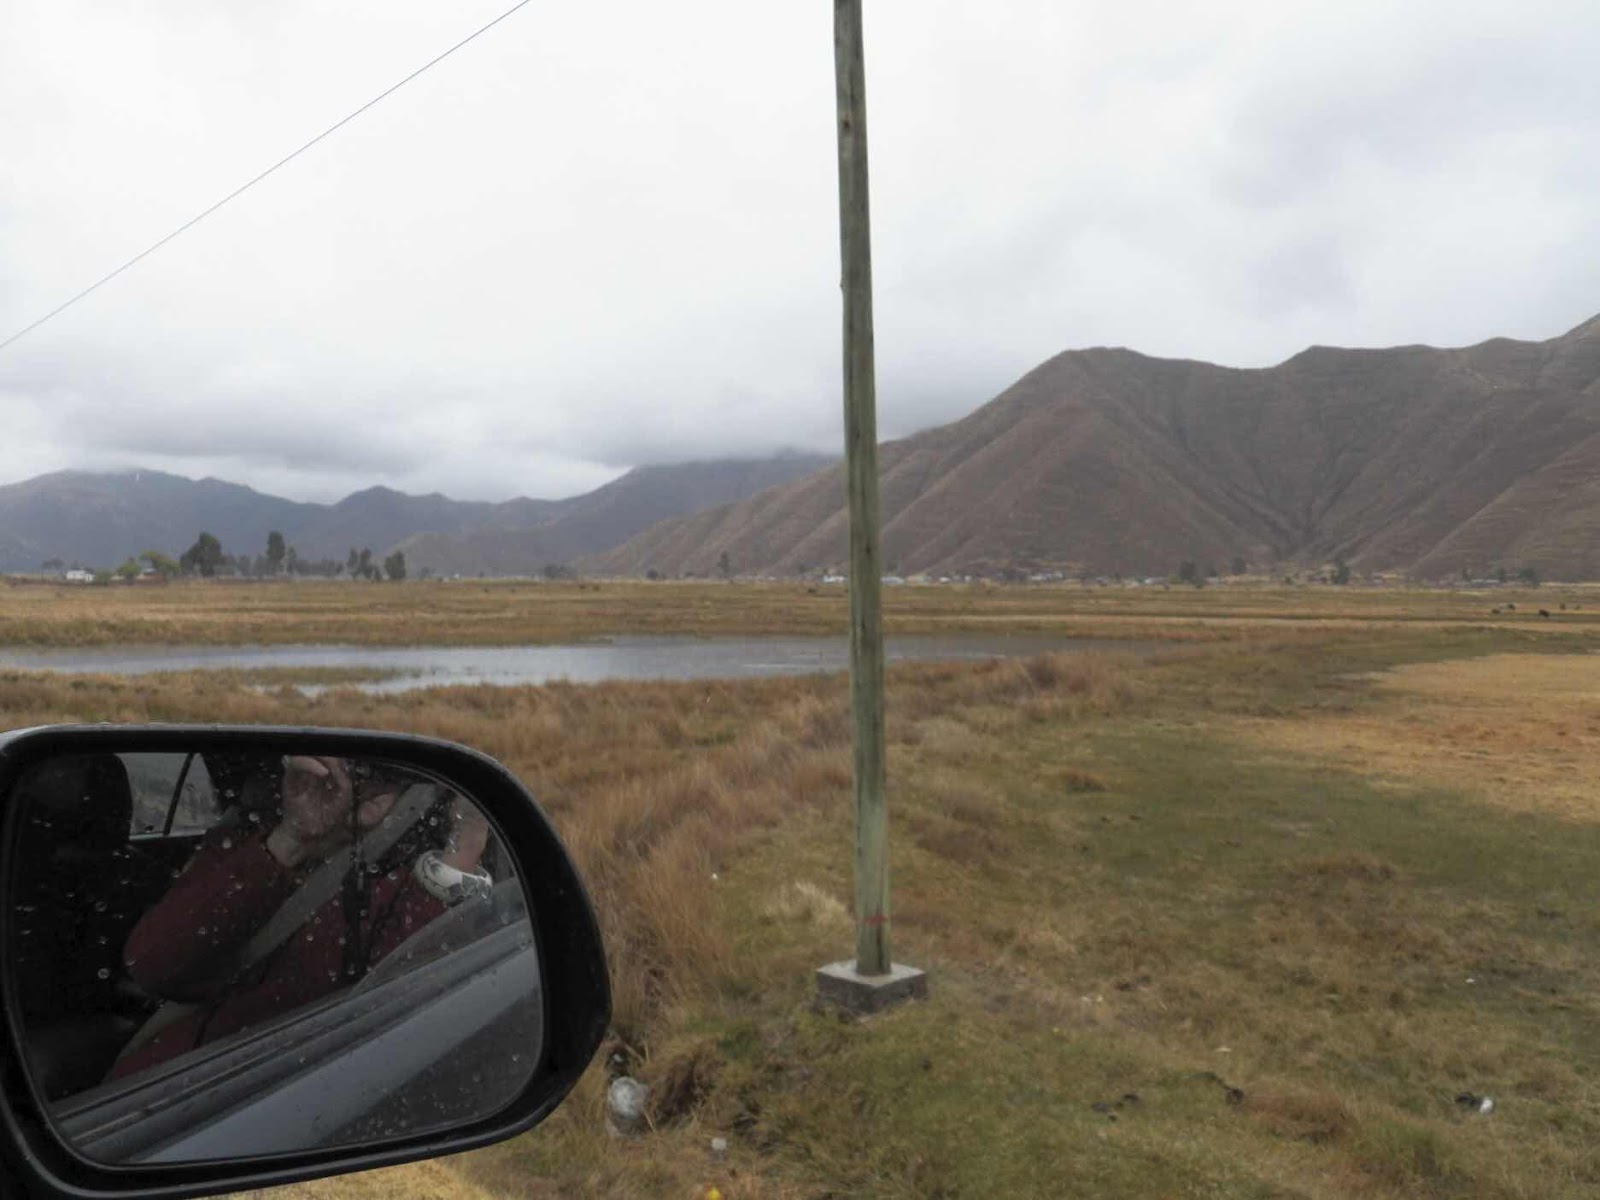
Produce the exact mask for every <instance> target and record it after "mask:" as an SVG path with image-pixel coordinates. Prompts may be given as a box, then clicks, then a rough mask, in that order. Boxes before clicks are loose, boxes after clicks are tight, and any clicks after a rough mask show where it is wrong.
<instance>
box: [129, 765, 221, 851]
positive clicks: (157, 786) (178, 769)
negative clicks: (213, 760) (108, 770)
mask: <svg viewBox="0 0 1600 1200" xmlns="http://www.w3.org/2000/svg"><path fill="white" fill-rule="evenodd" d="M120 757H121V759H122V763H123V766H125V767H126V768H127V771H128V786H129V787H130V788H131V789H132V791H133V827H132V831H131V832H132V835H133V836H134V837H135V838H140V837H152V836H153V837H166V836H171V835H183V834H188V835H193V834H198V833H204V832H205V831H206V830H207V829H209V828H210V827H211V824H212V822H213V821H215V820H216V817H217V801H216V791H215V788H214V787H213V785H212V782H211V775H210V772H208V771H207V770H206V761H205V759H204V758H203V757H201V756H200V755H198V754H123V755H121V756H120ZM175 795H176V802H174V796H175Z"/></svg>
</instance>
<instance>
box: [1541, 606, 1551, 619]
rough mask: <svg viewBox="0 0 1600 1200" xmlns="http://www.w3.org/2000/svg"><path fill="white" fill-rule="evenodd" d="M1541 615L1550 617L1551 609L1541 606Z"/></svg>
mask: <svg viewBox="0 0 1600 1200" xmlns="http://www.w3.org/2000/svg"><path fill="white" fill-rule="evenodd" d="M1539 615H1540V616H1541V617H1548V616H1549V615H1550V610H1549V609H1548V608H1541V609H1540V610H1539Z"/></svg>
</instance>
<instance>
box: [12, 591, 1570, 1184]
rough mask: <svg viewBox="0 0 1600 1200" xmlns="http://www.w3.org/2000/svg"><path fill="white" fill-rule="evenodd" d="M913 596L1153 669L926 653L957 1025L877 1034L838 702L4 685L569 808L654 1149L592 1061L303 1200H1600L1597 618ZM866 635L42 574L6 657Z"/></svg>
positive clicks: (235, 681) (792, 608)
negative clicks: (398, 737)
mask: <svg viewBox="0 0 1600 1200" xmlns="http://www.w3.org/2000/svg"><path fill="white" fill-rule="evenodd" d="M1510 603H1514V604H1515V605H1516V608H1515V609H1507V607H1506V606H1507V605H1508V604H1510ZM886 605H887V609H886V612H887V620H888V625H889V628H890V631H891V632H899V633H907V634H909V633H955V632H972V633H983V634H988V635H994V634H997V633H1009V632H1015V633H1019V634H1021V633H1028V634H1041V633H1043V634H1049V635H1053V636H1063V637H1096V638H1107V639H1112V640H1113V641H1115V640H1118V639H1120V640H1124V641H1128V642H1134V643H1138V644H1139V646H1140V649H1139V650H1138V652H1135V651H1132V650H1129V651H1121V650H1117V649H1115V648H1102V649H1097V650H1095V651H1094V652H1093V653H1070V654H1051V653H1042V654H1030V655H1026V656H1023V657H1018V658H1008V659H998V660H989V661H977V662H956V663H933V662H921V663H903V664H898V665H896V666H894V667H893V668H892V669H891V671H890V676H889V695H888V726H889V737H890V759H889V771H890V805H891V813H892V822H893V834H892V836H893V851H892V855H893V862H892V869H893V878H894V938H895V953H896V957H897V958H900V959H902V960H904V961H908V962H913V963H915V964H917V965H919V966H922V967H925V968H926V969H928V971H929V973H930V976H931V980H932V995H931V998H930V999H929V1000H928V1001H927V1002H925V1003H922V1004H916V1005H912V1006H908V1007H905V1008H902V1009H899V1010H896V1011H893V1012H891V1013H888V1014H884V1015H881V1016H878V1017H876V1018H873V1019H871V1020H867V1021H859V1022H846V1021H841V1020H840V1019H838V1018H837V1017H834V1016H829V1015H825V1014H820V1013H817V1012H815V1011H813V1009H812V1007H811V1004H810V997H811V990H812V984H811V972H812V970H813V969H814V968H815V967H816V966H818V965H820V964H822V963H824V962H827V961H830V960H833V959H837V958H840V957H844V956H845V955H847V954H848V952H849V947H850V945H851V930H850V920H849V916H848V914H849V910H850V896H851V893H850V879H849V866H850V857H849V847H850V829H849V750H848V719H847V708H846V705H847V697H846V688H845V683H844V679H843V677H842V675H837V674H834V675H826V674H824V675H816V674H806V675H800V676H792V677H781V678H755V679H739V680H718V679H709V680H708V679H700V680H690V681H677V682H673V681H659V682H654V681H624V682H617V681H614V682H603V683H595V684H578V683H553V684H549V685H546V686H539V687H527V686H524V687H490V686H443V687H431V688H421V689H414V690H409V691H406V692H403V693H398V694H373V693H370V692H367V691H362V690H360V689H359V688H357V687H355V686H340V685H341V684H347V683H348V684H353V683H357V682H360V680H359V679H346V680H341V679H337V678H323V679H320V680H313V679H308V678H305V677H302V676H301V675H298V674H296V672H294V671H293V670H287V671H285V672H283V673H282V674H280V675H278V676H273V677H265V678H263V677H257V676H253V675H251V674H250V673H248V672H243V673H241V672H237V671H235V672H226V671H224V672H208V671H193V672H180V673H174V674H162V675H147V676H140V677H114V676H57V675H46V674H39V673H28V672H6V673H5V674H4V675H3V676H0V708H3V710H4V717H5V721H6V724H7V725H8V726H18V725H28V724H36V723H40V722H46V721H65V720H89V721H99V720H113V721H133V720H186V719H187V720H197V719H206V720H228V721H262V722H274V723H278V722H283V723H296V724H299V723H314V724H327V725H356V726H373V727H379V726H381V727H384V728H391V729H400V730H409V731H415V732H420V733H428V734H434V735H439V736H443V737H449V738H454V739H457V740H460V741H464V742H467V743H469V744H472V745H475V746H478V747H480V748H482V749H484V750H485V751H487V752H489V753H491V754H493V755H495V756H497V757H498V758H500V759H502V760H503V761H505V762H506V763H507V764H508V765H509V766H510V767H511V768H512V769H513V770H515V771H516V772H517V773H518V774H519V775H520V776H521V777H522V778H523V779H524V780H526V781H527V782H528V783H529V785H530V786H531V787H532V788H533V789H534V791H535V792H536V794H538V795H539V796H540V797H541V799H542V800H543V802H544V803H545V804H546V805H547V806H548V807H549V809H550V810H551V812H552V814H553V815H554V818H555V820H556V821H557V823H558V824H559V826H560V828H561V830H562V833H563V835H564V837H565V838H566V840H567V843H568V845H569V847H570V849H571V850H572V852H573V854H574V856H575V857H576V858H577V860H578V862H579V864H580V867H581V869H582V870H583V871H584V873H585V876H586V878H587V879H588V881H589V883H590V886H591V889H592V891H593V893H594V897H595V900H596V903H597V906H598V908H599V911H600V915H601V920H602V923H603V927H604V930H605V933H606V936H607V941H608V948H609V953H610V958H611V965H612V972H613V977H614V986H615V998H616V1013H615V1029H614V1034H613V1039H612V1043H611V1044H610V1046H608V1053H615V1054H619V1055H621V1056H622V1058H623V1059H625V1060H626V1061H627V1062H628V1064H629V1069H630V1070H631V1071H633V1072H634V1073H635V1074H637V1075H638V1076H639V1077H640V1078H642V1079H644V1080H645V1081H646V1082H648V1083H650V1084H651V1085H652V1086H653V1088H654V1093H653V1097H654V1099H653V1109H652V1112H651V1119H652V1122H653V1127H654V1128H653V1132H651V1133H649V1134H648V1135H646V1136H644V1137H642V1138H640V1139H637V1140H632V1141H619V1140H617V1139H615V1138H613V1137H611V1136H609V1135H608V1134H607V1133H606V1131H605V1122H604V1117H603V1109H604V1090H605V1085H606V1073H605V1066H604V1064H603V1063H597V1064H596V1066H595V1067H594V1068H593V1069H592V1070H591V1072H590V1074H589V1076H588V1077H587V1078H586V1079H585V1080H584V1081H583V1083H582V1084H581V1085H580V1087H579V1089H578V1090H577V1092H576V1093H574V1095H573V1097H572V1098H571V1099H570V1100H569V1101H568V1103H567V1104H566V1106H565V1107H564V1108H563V1109H562V1110H561V1111H560V1112H558V1113H557V1114H556V1115H555V1116H554V1117H552V1118H551V1120H550V1121H548V1122H547V1123H546V1124H545V1125H544V1126H542V1127H541V1128H540V1129H539V1130H536V1131H535V1132H534V1133H533V1134H531V1135H529V1136H527V1137H525V1138H522V1139H518V1140H516V1141H513V1142H511V1143H507V1144H505V1145H502V1146H498V1147H494V1148H491V1149H487V1150H483V1151H479V1152H477V1153H475V1154H471V1155H465V1156H461V1157H458V1158H454V1159H450V1160H446V1161H443V1162H438V1163H427V1164H421V1165H419V1166H416V1167H409V1168H396V1169H394V1170H392V1171H388V1172H377V1173H373V1174H371V1175H366V1176H355V1177H350V1178H346V1179H338V1180H330V1181H326V1182H322V1183H318V1184H314V1185H304V1186H301V1187H298V1188H288V1189H281V1190H280V1192H278V1193H271V1194H272V1195H276V1196H278V1197H281V1200H291V1198H294V1200H301V1198H312V1197H315V1198H319V1200H344V1198H353V1197H363V1198H364V1197H369V1196H371V1197H376V1196H381V1195H392V1194H417V1195H428V1196H438V1197H448V1198H452V1200H455V1198H459V1200H484V1198H494V1200H498V1198H500V1197H511V1196H517V1197H527V1196H534V1197H543V1196H548V1197H556V1196H595V1197H601V1196H606V1197H610V1196H686V1197H687V1196H701V1195H704V1194H705V1191H706V1189H707V1188H708V1187H709V1186H712V1185H715V1186H716V1187H717V1188H718V1189H719V1190H720V1192H721V1193H722V1195H723V1196H725V1197H728V1198H729V1200H734V1198H736V1197H755V1196H762V1197H767V1196H773V1197H780V1198H788V1197H793V1198H800V1197H822V1196H828V1195H832V1196H845V1195H849V1196H891V1197H907V1198H910V1197H924V1196H946V1197H969V1196H971V1197H977V1196H1041V1197H1043V1196H1059V1195H1074V1196H1100V1197H1123V1196H1169V1195H1170V1196H1237V1197H1256V1198H1264V1197H1344V1196H1372V1197H1414V1196H1435V1197H1455V1196H1459V1197H1469V1196H1471V1197H1478V1196H1483V1197H1508V1198H1509V1197H1530V1198H1531V1197H1580V1196H1592V1195H1594V1194H1596V1192H1597V1190H1600V1082H1597V1080H1600V965H1597V964H1600V957H1597V956H1596V954H1595V949H1596V945H1597V943H1600V911H1597V909H1596V901H1595V884H1594V880H1595V878H1596V876H1597V873H1600V872H1597V866H1600V787H1597V785H1596V783H1595V781H1596V780H1597V779H1600V657H1597V656H1595V655H1594V654H1593V653H1592V652H1593V651H1594V650H1595V649H1596V648H1597V647H1600V592H1591V591H1589V590H1586V589H1566V590H1563V589H1559V588H1554V587H1545V588H1541V589H1538V590H1537V591H1528V592H1525V593H1514V592H1510V591H1505V592H1495V593H1488V594H1486V593H1466V592H1428V591H1400V590H1394V591H1380V590H1375V589H1374V590H1366V589H1354V588H1352V589H1343V588H1331V587H1329V588H1266V587H1263V588H1205V589H1201V590H1195V589H1188V588H1184V589H1178V588H1174V589H1171V590H1170V591H1163V590H1161V589H1140V590H1131V589H1118V588H1105V589H1083V588H1079V587H1077V586H1075V585H1072V586H1063V587H1058V588H1057V587H1052V588H1043V587H1041V588H981V587H972V588H949V589H945V588H903V589H891V590H890V591H889V592H888V593H887V594H886ZM1497 607H1498V608H1500V609H1501V611H1500V612H1499V613H1494V612H1492V611H1491V610H1492V609H1493V608H1497ZM1541 608H1543V609H1544V610H1546V611H1547V612H1549V613H1550V616H1548V617H1541V616H1539V615H1538V614H1539V609H1541ZM843 624H844V596H843V594H842V592H841V591H839V590H837V589H833V590H829V589H816V590H811V589H808V588H806V587H804V586H795V585H779V584H772V585H756V584H751V585H740V584H730V585H723V584H714V585H713V584H702V585H691V584H669V585H646V584H639V585H593V584H591V585H578V584H568V585H559V586H551V585H532V584H481V585H480V584H465V583H460V584H455V583H452V584H421V583H418V584H404V585H383V586H370V587H367V586H354V585H344V586H339V585H326V586H319V585H310V586H307V587H299V586H260V587H223V586H204V585H194V586H173V587H170V588H150V589H137V588H129V589H122V590H119V589H111V588H83V589H48V588H25V587H17V588H7V589H0V642H4V643H5V644H6V645H8V646H11V647H31V648H35V649H38V648H48V647H73V646H84V645H102V646H107V645H145V646H151V645H158V644H162V643H171V644H178V645H229V644H274V643H276V644H307V643H318V644H330V643H337V644H360V645H389V646H397V645H406V644H411V643H426V644H430V645H440V644H467V645H502V644H527V643H545V644H549V643H564V642H573V641H578V640H582V639H589V638H605V637H612V636H619V635H631V636H658V635H665V634H674V635H682V634H690V635H717V636H746V637H749V636H759V635H782V636H799V635H821V634H836V633H837V632H839V631H840V630H842V628H843ZM1148 643H1158V645H1157V647H1156V648H1155V649H1153V650H1152V649H1150V647H1149V645H1148ZM307 682H319V683H322V684H324V685H332V686H325V687H323V688H322V689H321V690H316V691H314V692H312V693H311V694H308V693H307V691H305V690H302V689H301V687H300V686H299V685H300V684H304V683H307ZM1465 1096H1471V1097H1473V1098H1474V1100H1475V1101H1478V1102H1480V1103H1481V1099H1482V1098H1483V1097H1492V1098H1493V1100H1494V1108H1493V1111H1492V1112H1490V1113H1483V1112H1481V1111H1479V1107H1480V1105H1479V1104H1468V1103H1466V1102H1465V1101H1464V1100H1463V1099H1462V1097H1465ZM713 1137H725V1138H727V1139H728V1142H729V1149H728V1152H727V1154H726V1156H724V1157H714V1156H713V1155H712V1154H711V1152H710V1150H709V1144H710V1141H711V1139H712V1138H713ZM405 1188H410V1189H411V1192H410V1193H407V1192H405V1190H404V1189H405Z"/></svg>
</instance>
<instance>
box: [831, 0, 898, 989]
mask: <svg viewBox="0 0 1600 1200" xmlns="http://www.w3.org/2000/svg"><path fill="white" fill-rule="evenodd" d="M833 54H834V73H835V76H836V80H837V85H838V97H839V254H840V259H841V265H842V275H841V284H840V286H841V288H842V290H843V292H844V450H845V479H846V487H847V489H848V492H849V499H850V715H851V725H852V736H851V749H852V751H853V757H854V765H855V802H856V803H855V812H856V872H855V873H856V970H857V971H859V972H860V973H861V974H862V975H885V974H887V973H888V971H889V964H890V962H891V959H890V955H889V814H888V809H887V806H886V805H885V803H884V794H883V793H884V761H883V616H882V597H881V588H882V584H881V575H882V567H881V559H880V556H879V552H878V401H877V394H876V384H875V380H874V373H875V372H874V358H873V345H872V220H871V210H870V206H869V204H868V198H867V94H866V69H865V56H864V53H863V48H862V44H861V0H834V5H833Z"/></svg>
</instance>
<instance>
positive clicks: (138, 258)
mask: <svg viewBox="0 0 1600 1200" xmlns="http://www.w3.org/2000/svg"><path fill="white" fill-rule="evenodd" d="M532 3H533V0H517V3H516V4H513V5H512V6H511V7H510V8H508V9H506V11H505V12H503V13H501V14H500V15H499V16H498V17H496V18H495V19H494V20H492V21H490V22H489V23H488V24H487V25H483V26H480V27H479V28H478V29H475V30H473V31H472V32H471V33H469V34H468V35H467V36H466V37H464V38H462V39H461V40H460V41H459V42H457V43H456V44H455V45H453V46H451V47H450V48H449V49H448V50H446V51H444V52H443V53H441V54H436V55H435V56H434V57H432V58H430V59H429V60H428V61H427V62H425V63H423V64H422V65H421V66H420V67H418V68H417V69H416V70H415V71H413V72H411V74H409V75H407V76H406V77H405V78H404V79H402V80H400V81H399V82H398V83H395V84H391V85H390V86H389V87H387V88H385V89H384V90H383V91H381V92H379V93H378V94H377V95H376V96H374V97H373V98H372V99H371V100H368V101H367V102H366V103H365V104H363V105H362V106H361V107H360V108H358V109H356V110H355V111H354V112H351V113H349V114H347V115H346V116H344V117H341V118H340V119H339V120H337V121H335V122H334V123H333V124H332V125H329V126H328V127H327V128H326V129H324V130H323V131H322V132H321V133H319V134H317V136H316V137H314V138H312V139H311V140H310V141H309V142H307V143H306V144H305V145H303V146H301V147H300V148H299V149H298V150H295V151H293V152H292V153H289V154H286V155H284V156H283V157H282V158H280V159H279V160H278V161H277V162H275V163H273V164H272V165H271V166H270V167H268V168H267V169H266V170H265V171H262V172H261V173H260V174H259V175H256V176H255V177H254V178H252V179H250V180H247V181H246V182H245V183H242V184H240V185H239V186H238V187H236V188H234V189H233V191H231V192H229V193H228V194H227V195H226V196H224V197H223V198H222V199H221V200H218V201H217V202H216V203H215V204H213V205H212V206H211V207H210V208H207V209H205V210H203V211H202V212H199V213H196V214H195V215H194V216H192V217H190V218H189V219H188V220H187V221H185V222H184V223H183V224H182V225H179V226H178V227H177V228H176V229H174V230H173V231H172V232H171V233H169V234H167V235H166V237H164V238H162V239H161V240H160V241H157V242H152V243H151V244H150V245H148V246H146V247H145V248H144V249H143V250H141V251H139V253H137V254H135V255H134V256H133V257H132V258H130V259H129V260H128V261H127V262H125V263H123V264H122V265H121V266H120V267H118V268H117V269H116V270H114V271H111V272H109V273H107V274H105V275H102V276H101V277H100V278H99V279H97V280H95V281H94V282H93V283H91V284H90V285H89V286H88V287H86V288H84V289H83V290H82V291H81V292H79V293H78V294H77V295H75V296H72V297H70V298H69V299H67V300H65V301H63V302H62V303H60V304H58V305H56V306H55V307H54V308H52V309H51V310H50V311H49V312H47V313H45V314H44V316H42V317H40V318H39V319H38V320H36V321H34V322H32V323H31V324H28V325H24V326H23V327H22V328H21V329H19V330H17V331H16V332H15V333H13V334H12V335H11V336H10V337H8V338H6V340H5V341H3V342H0V352H3V351H4V350H5V349H6V348H7V347H8V346H10V345H11V344H12V343H13V342H16V341H18V340H20V339H22V338H24V337H26V336H27V335H28V334H30V333H32V332H33V331H34V330H35V329H37V328H39V326H41V325H43V324H44V323H45V322H46V321H49V320H51V319H53V318H55V317H58V316H60V315H61V314H62V313H64V312H66V311H67V309H69V308H71V307H72V306H73V305H74V304H76V303H77V302H78V301H79V300H82V299H83V298H84V297H85V296H88V295H90V294H91V293H93V292H96V291H98V290H99V289H100V288H103V287H104V286H105V285H106V284H108V283H110V282H111V281H112V280H113V279H115V278H116V277H117V276H118V275H121V274H122V273H123V272H124V271H126V270H127V269H128V268H129V267H132V266H134V265H136V264H137V263H140V262H142V261H143V260H144V259H146V258H149V257H150V256H151V255H152V254H154V253H155V252H156V251H157V250H159V249H161V247H163V246H165V245H166V244H167V243H168V242H170V241H172V240H173V239H174V238H176V237H179V236H181V235H182V234H185V233H187V232H188V231H189V230H191V229H193V228H194V227H195V226H196V225H198V224H200V222H201V221H204V220H205V219H206V218H207V217H209V216H210V215H211V214H212V213H214V212H216V211H217V210H218V209H219V208H221V207H222V206H223V205H225V204H227V203H228V202H229V201H232V200H236V199H238V198H239V197H240V196H242V195H244V193H245V192H248V191H249V190H250V189H251V188H253V187H255V185H256V184H258V183H260V182H261V181H262V180H263V179H265V178H266V177H267V176H268V175H271V174H273V173H274V172H275V171H277V170H279V169H280V168H283V167H286V166H288V165H289V164H290V163H292V162H293V161H294V160H295V159H297V158H299V157H300V156H301V155H302V154H304V153H305V152H306V151H307V150H309V149H311V147H313V146H315V145H316V144H317V143H318V142H320V141H322V140H323V139H324V138H326V137H328V136H329V135H330V134H333V133H337V132H338V131H339V130H340V129H343V128H344V127H345V126H346V125H348V124H350V122H351V121H354V120H355V119H356V118H357V117H359V116H360V115H361V114H362V113H364V112H366V111H367V110H368V109H369V108H372V107H373V106H374V105H377V104H379V103H381V102H382V101H384V100H387V99H388V98H389V97H390V96H392V95H394V94H395V93H396V92H398V91H399V90H400V89H401V88H403V87H405V85H406V84H408V83H410V82H411V81H412V80H413V79H415V78H417V76H419V75H422V74H424V73H425V72H427V71H429V70H431V69H432V68H433V67H436V66H438V65H439V64H440V63H442V62H443V61H444V60H445V59H447V58H449V57H450V56H451V55H452V54H454V53H455V52H456V51H457V50H459V49H461V48H462V47H463V46H465V45H466V44H467V43H468V42H472V41H475V40H477V39H478V38H480V37H482V36H483V35H484V34H486V33H488V32H489V30H491V29H493V28H494V27H495V26H496V25H498V24H500V22H501V21H504V20H505V19H506V18H507V17H509V16H511V15H512V14H513V13H515V12H516V11H517V10H518V9H521V8H526V7H527V6H528V5H529V4H532Z"/></svg>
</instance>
